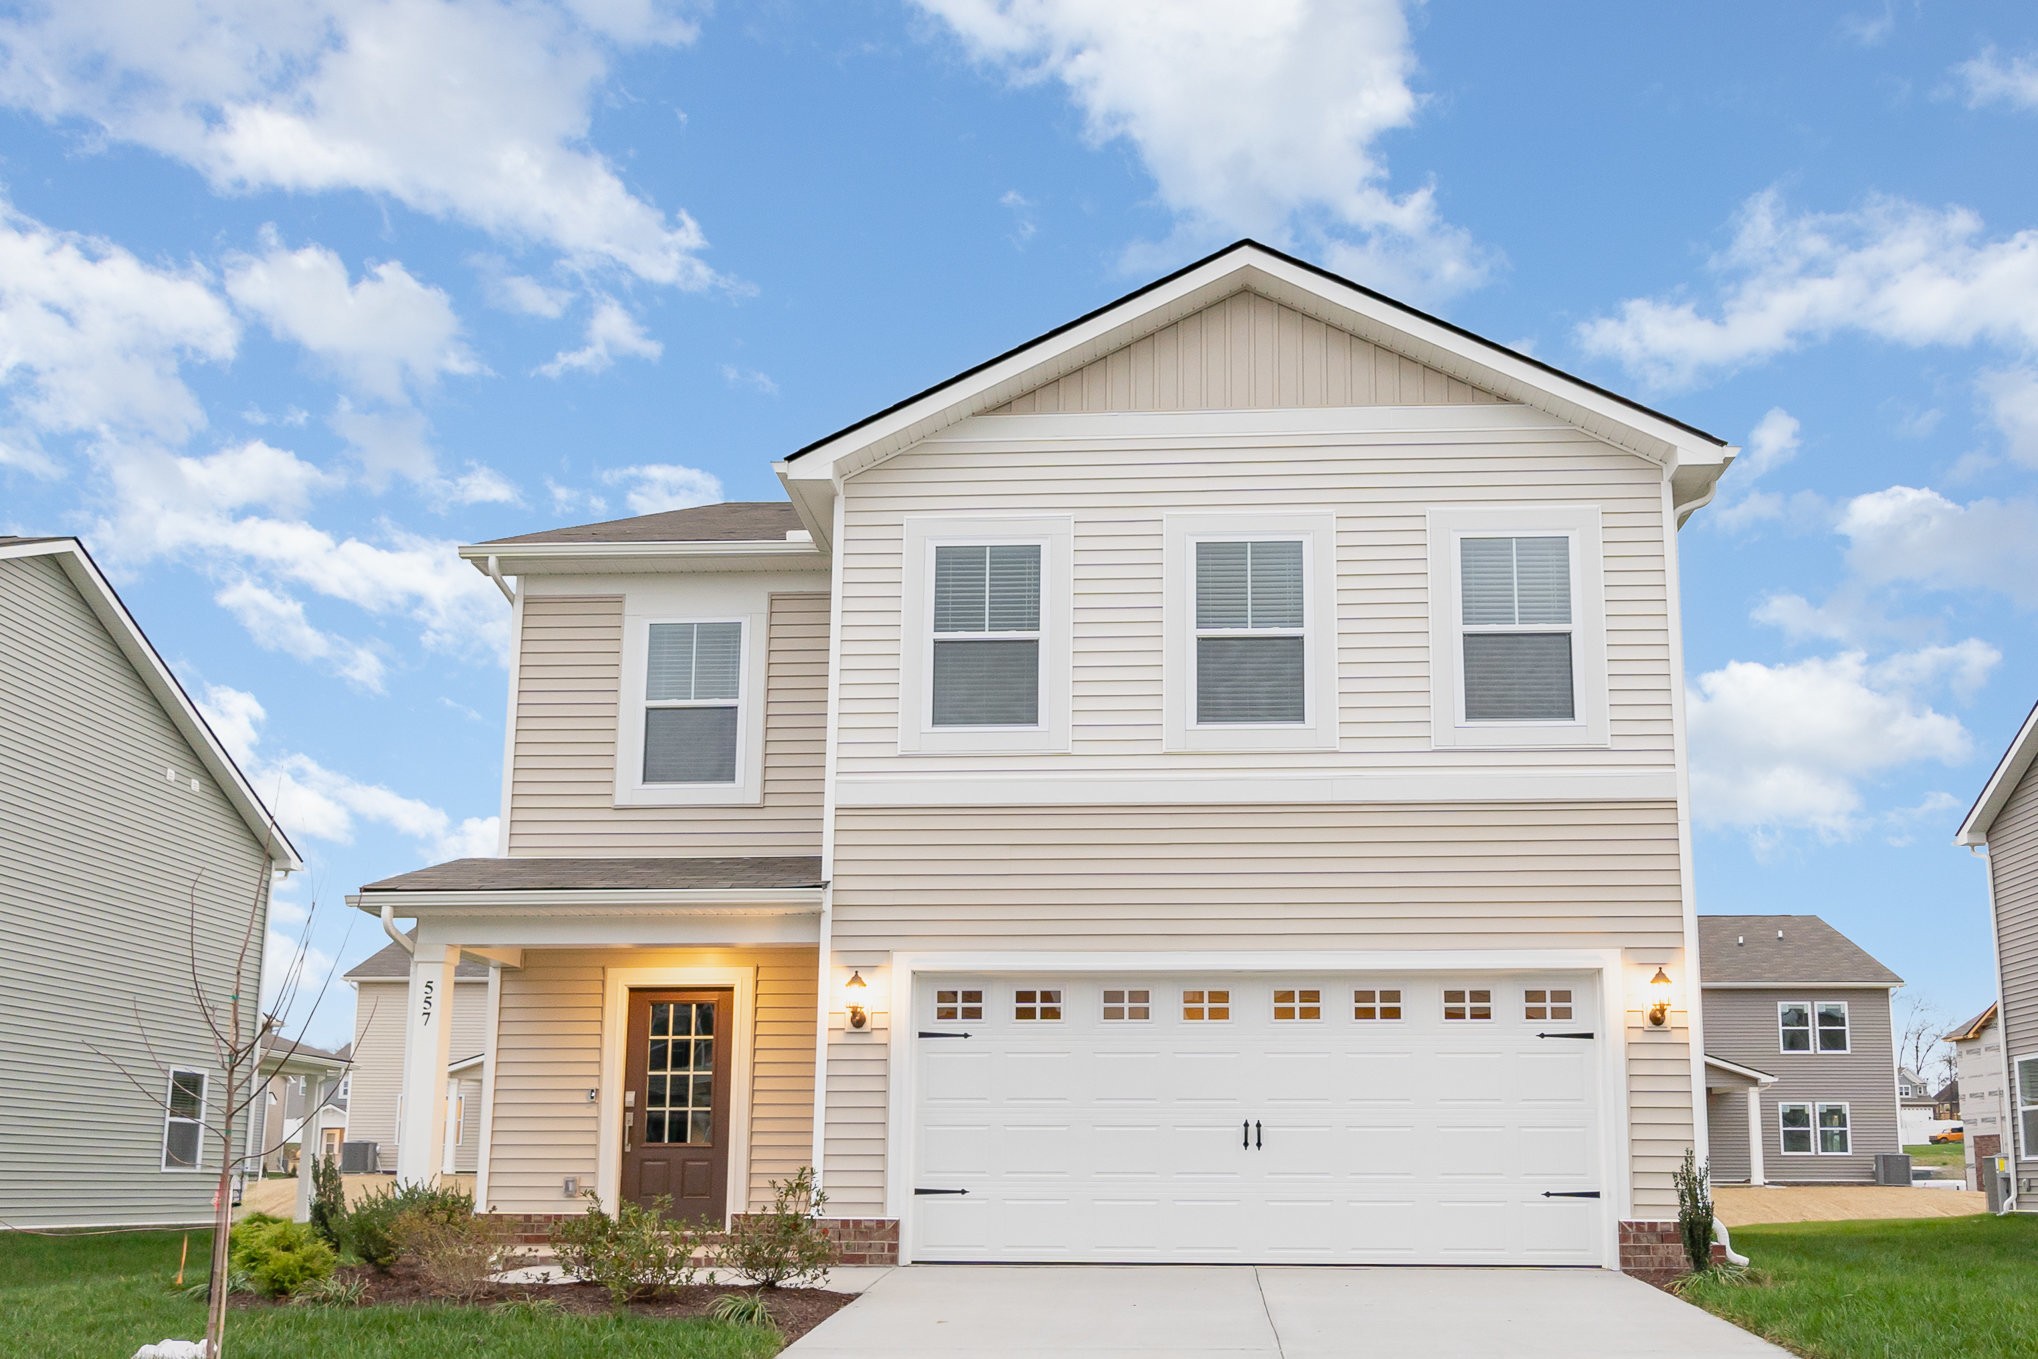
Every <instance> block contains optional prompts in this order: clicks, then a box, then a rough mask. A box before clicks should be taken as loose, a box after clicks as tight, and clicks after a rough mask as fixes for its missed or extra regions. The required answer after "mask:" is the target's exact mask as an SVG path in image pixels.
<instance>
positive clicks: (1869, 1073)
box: [1698, 915, 1903, 1184]
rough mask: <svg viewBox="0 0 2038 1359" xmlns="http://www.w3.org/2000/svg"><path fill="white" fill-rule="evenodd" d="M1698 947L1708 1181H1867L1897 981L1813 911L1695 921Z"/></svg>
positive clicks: (1888, 1126)
mask: <svg viewBox="0 0 2038 1359" xmlns="http://www.w3.org/2000/svg"><path fill="white" fill-rule="evenodd" d="M1698 947H1699V975H1700V979H1701V988H1702V991H1703V993H1704V999H1705V1051H1706V1123H1707V1127H1708V1128H1709V1130H1710V1133H1711V1144H1712V1173H1713V1179H1714V1181H1716V1182H1717V1183H1720V1184H1750V1183H1752V1184H1831V1183H1856V1184H1868V1183H1872V1182H1873V1181H1874V1179H1875V1157H1876V1154H1877V1153H1879V1152H1895V1151H1901V1150H1902V1146H1901V1145H1900V1143H1899V1141H1898V1115H1897V1093H1896V1085H1897V1077H1896V1043H1895V1039H1894V1029H1893V1025H1892V1023H1891V1018H1890V996H1891V994H1892V993H1893V992H1894V991H1895V990H1896V988H1897V987H1899V986H1901V985H1903V978H1901V977H1899V976H1897V975H1896V973H1894V972H1891V971H1890V970H1889V969H1888V968H1886V967H1884V966H1883V965H1882V964H1881V963H1878V962H1877V961H1875V959H1873V958H1871V957H1869V956H1868V954H1867V953H1866V952H1864V951H1863V950H1862V949H1861V947H1860V946H1859V945H1857V944H1855V943H1854V942H1853V941H1852V940H1850V939H1848V938H1847V936H1845V935H1843V934H1841V933H1840V932H1839V931H1838V930H1836V929H1834V928H1833V927H1832V926H1831V925H1828V924H1827V923H1826V922H1825V921H1823V920H1821V919H1819V918H1818V917H1817V916H1815V915H1702V916H1700V917H1699V918H1698Z"/></svg>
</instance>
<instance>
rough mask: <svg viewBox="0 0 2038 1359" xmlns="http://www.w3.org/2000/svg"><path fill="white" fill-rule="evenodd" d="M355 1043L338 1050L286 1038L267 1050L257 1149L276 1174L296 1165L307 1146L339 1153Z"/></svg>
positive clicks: (318, 1152) (317, 1152)
mask: <svg viewBox="0 0 2038 1359" xmlns="http://www.w3.org/2000/svg"><path fill="white" fill-rule="evenodd" d="M352 1058H353V1049H352V1045H351V1044H350V1045H348V1046H347V1047H343V1048H341V1049H340V1050H339V1051H338V1052H333V1051H331V1050H329V1049H327V1048H321V1047H314V1046H313V1045H312V1044H310V1043H306V1042H302V1041H299V1040H297V1039H291V1038H281V1039H277V1040H275V1041H274V1042H272V1043H271V1044H270V1045H269V1048H268V1049H267V1050H266V1051H264V1052H263V1054H262V1075H263V1077H264V1080H263V1083H262V1084H263V1091H262V1102H261V1108H262V1115H261V1123H262V1136H261V1139H260V1141H259V1142H258V1143H257V1147H256V1150H257V1151H258V1152H259V1153H260V1154H261V1157H262V1169H263V1170H264V1171H267V1172H269V1173H272V1174H276V1173H280V1174H289V1173H290V1172H292V1171H295V1170H297V1169H298V1168H299V1167H300V1166H301V1165H302V1162H303V1157H304V1155H305V1152H306V1147H305V1142H306V1133H307V1132H309V1134H310V1138H309V1140H310V1143H311V1146H310V1153H311V1154H312V1155H314V1156H318V1155H326V1154H330V1155H332V1156H333V1157H335V1158H337V1157H338V1156H339V1154H340V1143H341V1141H343V1140H344V1139H345V1137H346V1135H347V1096H348V1093H349V1089H350V1086H349V1082H350V1076H349V1069H350V1067H351V1064H352Z"/></svg>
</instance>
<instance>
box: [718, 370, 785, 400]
mask: <svg viewBox="0 0 2038 1359" xmlns="http://www.w3.org/2000/svg"><path fill="white" fill-rule="evenodd" d="M722 381H724V382H726V383H728V384H729V385H730V386H731V387H747V388H749V389H750V390H751V391H753V392H757V393H759V394H760V395H763V396H777V395H778V383H777V382H776V381H774V380H773V379H772V376H771V374H769V373H760V372H758V371H757V370H756V369H755V368H739V367H737V366H736V365H735V364H733V363H725V364H723V365H722Z"/></svg>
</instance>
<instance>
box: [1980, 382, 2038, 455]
mask: <svg viewBox="0 0 2038 1359" xmlns="http://www.w3.org/2000/svg"><path fill="white" fill-rule="evenodd" d="M1975 385H1976V387H1977V388H1978V389H1979V390H1980V392H1981V396H1982V400H1983V401H1984V402H1985V403H1986V404H1987V407H1988V414H1989V419H1990V421H1991V422H1992V423H1993V424H1994V425H1995V427H1996V429H1997V430H1999V431H2000V432H2001V433H2002V436H2003V449H2004V451H2005V452H2006V453H2008V454H2009V455H2010V457H2011V458H2012V459H2014V460H2015V461H2017V462H2020V463H2022V464H2023V465H2024V466H2026V467H2031V468H2038V370H2033V369H2030V368H1999V369H1995V370H1993V371H1991V372H1987V373H1983V374H1982V375H1981V377H1980V378H1979V379H1977V380H1976V383H1975Z"/></svg>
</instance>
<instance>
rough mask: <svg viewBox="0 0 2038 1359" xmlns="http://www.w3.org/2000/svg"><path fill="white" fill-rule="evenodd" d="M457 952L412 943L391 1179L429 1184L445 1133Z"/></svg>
mask: <svg viewBox="0 0 2038 1359" xmlns="http://www.w3.org/2000/svg"><path fill="white" fill-rule="evenodd" d="M459 964H460V950H459V949H457V948H448V947H447V946H446V945H444V944H437V943H427V942H425V941H424V940H423V939H419V940H417V941H416V944H415V946H414V948H413V950H412V952H411V958H410V997H409V1008H408V1010H407V1012H406V1013H405V1015H404V1030H403V1118H402V1120H401V1123H400V1125H399V1126H398V1128H397V1130H396V1181H397V1183H398V1184H429V1183H431V1182H432V1180H433V1179H435V1178H436V1177H437V1175H438V1164H439V1151H440V1146H441V1144H442V1143H443V1141H444V1139H445V1136H446V1066H447V1064H448V1062H449V1061H450V1060H451V1058H452V1055H453V1054H452V1042H453V1027H452V1021H453V969H454V968H456V967H458V966H459Z"/></svg>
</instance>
